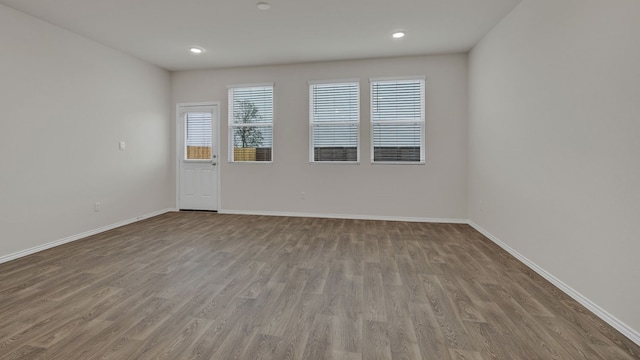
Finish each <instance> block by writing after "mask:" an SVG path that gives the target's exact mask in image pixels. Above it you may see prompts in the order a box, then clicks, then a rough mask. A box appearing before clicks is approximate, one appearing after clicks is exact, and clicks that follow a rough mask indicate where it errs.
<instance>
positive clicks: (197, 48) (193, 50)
mask: <svg viewBox="0 0 640 360" xmlns="http://www.w3.org/2000/svg"><path fill="white" fill-rule="evenodd" d="M189 51H191V52H192V53H194V54H202V53H203V52H204V50H203V49H202V48H199V47H195V46H194V47H192V48H190V49H189Z"/></svg>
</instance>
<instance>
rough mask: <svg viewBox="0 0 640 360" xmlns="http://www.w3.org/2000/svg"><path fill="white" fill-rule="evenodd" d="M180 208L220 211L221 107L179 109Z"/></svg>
mask: <svg viewBox="0 0 640 360" xmlns="http://www.w3.org/2000/svg"><path fill="white" fill-rule="evenodd" d="M177 112H178V129H179V131H178V140H179V146H178V163H179V164H178V166H179V175H178V187H179V191H178V207H179V208H180V209H181V210H208V211H217V210H218V160H219V159H218V106H217V105H189V104H184V105H178V111H177Z"/></svg>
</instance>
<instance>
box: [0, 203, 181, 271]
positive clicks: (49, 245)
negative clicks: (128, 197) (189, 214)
mask: <svg viewBox="0 0 640 360" xmlns="http://www.w3.org/2000/svg"><path fill="white" fill-rule="evenodd" d="M171 211H176V209H163V210H158V211H154V212H152V213H149V214H145V215H141V216H136V217H135V218H131V219H127V220H123V221H119V222H117V223H115V224H111V225H107V226H103V227H101V228H98V229H93V230H89V231H85V232H83V233H81V234H76V235H72V236H69V237H66V238H64V239H60V240H56V241H52V242H49V243H46V244H42V245H38V246H34V247H32V248H30V249H25V250H21V251H18V252H15V253H13V254H9V255H5V256H0V264H2V263H5V262H8V261H11V260H15V259H18V258H21V257H23V256H27V255H31V254H35V253H37V252H40V251H43V250H47V249H51V248H52V247H56V246H60V245H63V244H66V243H70V242H73V241H76V240H80V239H84V238H86V237H89V236H92V235H96V234H99V233H102V232H105V231H109V230H112V229H115V228H119V227H121V226H125V225H129V224H132V223H134V222H136V221H140V220H144V219H148V218H151V217H154V216H158V215H162V214H165V213H168V212H171Z"/></svg>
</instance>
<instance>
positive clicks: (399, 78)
mask: <svg viewBox="0 0 640 360" xmlns="http://www.w3.org/2000/svg"><path fill="white" fill-rule="evenodd" d="M408 80H409V81H410V80H422V81H427V75H407V76H383V77H373V78H369V82H374V81H376V82H377V81H379V82H392V81H408Z"/></svg>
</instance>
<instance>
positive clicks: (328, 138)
mask: <svg viewBox="0 0 640 360" xmlns="http://www.w3.org/2000/svg"><path fill="white" fill-rule="evenodd" d="M359 95H360V94H359V84H358V82H345V83H322V84H311V85H310V86H309V102H310V103H309V108H310V126H311V154H310V159H311V161H358V138H359V121H360V107H359V97H360V96H359Z"/></svg>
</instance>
